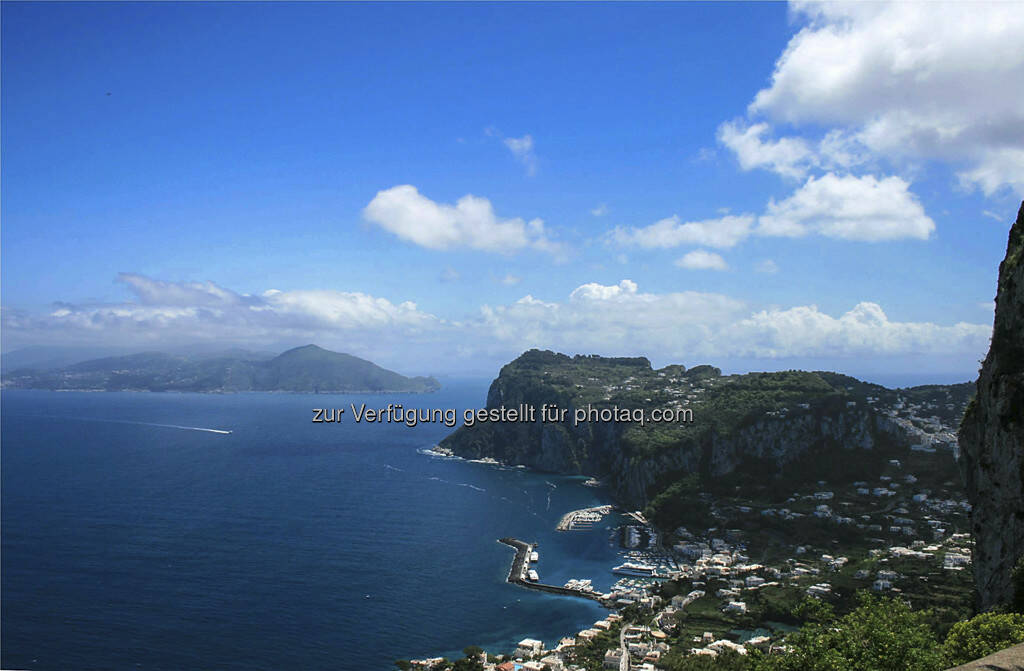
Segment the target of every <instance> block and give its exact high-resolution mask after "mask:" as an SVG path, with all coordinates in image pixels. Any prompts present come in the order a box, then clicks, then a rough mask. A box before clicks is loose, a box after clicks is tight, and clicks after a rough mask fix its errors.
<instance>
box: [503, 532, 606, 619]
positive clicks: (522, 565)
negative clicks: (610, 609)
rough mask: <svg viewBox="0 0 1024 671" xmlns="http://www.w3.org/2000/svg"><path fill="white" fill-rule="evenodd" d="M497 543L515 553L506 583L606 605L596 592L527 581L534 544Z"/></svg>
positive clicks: (514, 539)
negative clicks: (511, 549)
mask: <svg viewBox="0 0 1024 671" xmlns="http://www.w3.org/2000/svg"><path fill="white" fill-rule="evenodd" d="M498 542H499V543H502V544H504V545H507V546H509V547H511V548H513V549H514V550H515V551H516V555H515V557H514V558H513V559H512V567H511V568H510V569H509V572H508V582H510V583H512V584H513V585H519V586H520V587H525V588H527V589H535V590H537V591H539V592H548V593H550V594H561V595H563V596H575V597H581V598H584V599H590V600H591V601H597V602H598V603H600V604H601V605H603V606H607V605H608V604H607V603H606V601H605V597H604V595H603V594H600V593H598V592H587V591H584V590H580V589H570V588H568V587H559V586H557V585H545V584H544V583H542V582H539V581H538V582H533V581H530V580H528V579H527V578H526V577H525V576H526V572H527V571H528V570H529V568H528V567H529V564H530V562H529V560H530V553H532V552H533V549H534V548H535V547H536V543H534V544H530V543H525V542H523V541H521V540H519V539H517V538H499V539H498Z"/></svg>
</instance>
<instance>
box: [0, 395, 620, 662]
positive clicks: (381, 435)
mask: <svg viewBox="0 0 1024 671" xmlns="http://www.w3.org/2000/svg"><path fill="white" fill-rule="evenodd" d="M486 391H487V381H486V380H447V381H446V383H445V386H444V388H443V389H442V390H441V391H439V392H437V393H433V394H423V395H417V394H344V395H323V394H321V395H312V394H309V395H306V394H271V393H241V394H178V393H173V394H172V393H85V392H64V393H62V392H46V391H20V390H5V391H3V392H2V394H0V485H2V488H0V548H2V551H0V667H2V668H5V669H35V670H47V669H81V670H85V669H175V670H180V669H247V670H253V669H300V668H301V669H382V670H386V669H393V668H395V667H394V660H396V659H408V658H410V657H413V658H420V657H428V656H442V655H443V656H448V657H450V658H455V657H461V656H462V653H461V650H462V649H463V648H464V647H465V646H468V645H480V646H482V647H484V648H485V649H487V650H488V651H491V652H495V653H502V652H511V650H512V649H513V648H514V647H515V644H516V643H517V642H518V641H519V640H521V639H523V638H527V637H530V638H538V639H541V640H543V641H545V643H547V644H548V645H549V646H552V645H554V644H555V643H557V641H558V639H559V638H560V637H561V636H564V635H570V634H573V633H575V632H577V631H579V630H580V629H582V628H585V627H586V626H588V625H589V624H591V623H593V622H594V621H595V620H598V619H600V618H601V617H603V615H605V614H606V613H607V611H606V610H605V609H604V608H602V607H601V606H600V605H599V604H597V603H595V602H592V601H589V600H586V599H580V598H574V597H566V596H558V595H549V594H544V593H540V592H536V591H532V590H527V589H524V588H522V587H518V586H515V585H511V584H509V583H507V582H506V577H507V575H508V571H509V568H510V565H511V561H512V558H513V550H512V549H511V548H509V547H507V546H505V545H501V544H499V543H498V542H497V539H498V538H500V537H504V536H514V537H517V538H520V539H522V540H526V541H530V542H538V543H539V548H538V551H539V553H540V560H539V562H538V563H537V564H536V568H537V570H538V572H539V573H540V577H541V580H542V581H543V582H547V583H552V584H558V585H561V584H563V583H564V582H565V581H567V580H569V579H570V578H589V579H591V580H593V583H594V586H595V587H596V588H597V589H599V590H607V589H608V588H609V587H610V586H611V584H612V583H613V582H615V580H616V579H617V578H616V576H614V575H613V574H612V573H611V568H612V567H613V566H614V565H616V564H617V563H620V562H621V561H622V560H623V558H622V555H623V550H621V549H620V548H619V547H618V544H617V542H615V540H614V539H613V538H612V536H613V533H614V532H613V530H614V528H615V527H617V526H618V525H619V524H621V523H622V519H621V518H620V517H619V516H618V514H612V515H610V516H608V517H606V518H605V519H604V520H603V521H602V522H601V523H599V524H598V525H596V526H595V527H594V528H593V529H590V530H587V531H573V532H558V531H556V530H555V526H556V524H557V522H558V520H559V518H560V517H561V516H562V515H563V514H564V513H566V512H568V511H570V510H574V509H579V508H584V507H589V506H595V505H601V504H605V503H611V502H612V499H611V497H610V495H609V494H608V492H607V491H605V490H602V489H600V488H594V487H588V486H585V485H584V484H583V482H584V481H585V479H586V478H585V477H579V476H560V475H554V474H545V473H535V472H529V471H526V470H524V469H522V468H509V467H503V466H498V465H491V464H482V463H474V462H469V461H464V460H460V459H454V458H445V457H441V456H437V455H435V454H432V453H431V452H430V448H432V447H433V446H435V445H436V444H437V443H438V442H439V441H440V440H441V439H443V438H444V437H445V436H446V435H448V434H449V433H451V432H452V431H454V429H453V428H451V427H448V426H445V425H443V424H441V423H426V424H420V425H418V426H416V427H409V426H407V425H405V424H388V423H383V422H382V423H372V424H368V423H356V422H355V421H354V420H353V418H352V416H351V410H346V413H345V414H344V415H343V421H341V422H340V423H313V422H312V421H311V420H312V417H313V409H314V408H349V404H355V405H356V406H357V407H358V406H360V405H361V404H364V403H365V404H366V407H368V408H381V407H386V406H387V404H388V403H393V404H397V403H401V404H403V406H404V407H406V408H409V407H415V408H428V409H433V408H438V409H448V408H455V409H456V410H457V411H458V413H459V416H460V417H461V415H462V412H463V411H464V410H465V409H472V408H478V407H481V406H482V405H483V404H484V400H485V397H486ZM227 432H230V433H227Z"/></svg>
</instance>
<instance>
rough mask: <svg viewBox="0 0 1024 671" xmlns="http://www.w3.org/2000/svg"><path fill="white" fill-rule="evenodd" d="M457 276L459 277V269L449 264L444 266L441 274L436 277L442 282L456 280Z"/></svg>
mask: <svg viewBox="0 0 1024 671" xmlns="http://www.w3.org/2000/svg"><path fill="white" fill-rule="evenodd" d="M459 277H461V275H460V274H459V271H457V270H455V269H454V268H452V267H451V266H445V268H444V270H442V271H441V275H440V277H439V278H438V279H440V280H441V281H442V282H445V283H448V282H457V281H458V279H459Z"/></svg>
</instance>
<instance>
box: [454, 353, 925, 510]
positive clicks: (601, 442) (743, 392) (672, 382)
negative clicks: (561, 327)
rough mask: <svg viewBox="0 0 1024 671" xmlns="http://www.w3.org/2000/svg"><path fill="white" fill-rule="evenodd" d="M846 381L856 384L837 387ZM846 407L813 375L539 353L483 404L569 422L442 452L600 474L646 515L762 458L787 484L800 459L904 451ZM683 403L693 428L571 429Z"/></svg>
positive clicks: (878, 416)
mask: <svg viewBox="0 0 1024 671" xmlns="http://www.w3.org/2000/svg"><path fill="white" fill-rule="evenodd" d="M840 377H841V376H840ZM847 381H852V378H842V380H841V382H847ZM853 382H856V381H853ZM879 389H881V388H879ZM617 394H618V396H617ZM851 398H853V397H852V396H850V395H849V394H848V392H847V389H846V387H845V386H841V385H840V386H833V385H832V384H830V383H828V382H826V381H825V380H824V379H823V378H822V376H821V375H819V374H816V373H805V372H799V371H789V372H786V373H764V374H750V375H746V376H724V377H723V376H721V373H720V371H718V370H717V369H715V368H712V367H710V366H706V367H705V366H701V367H697V368H694V369H691V370H690V371H686V369H685V368H683V367H681V366H672V367H668V368H666V369H663V370H662V371H654V370H652V369H651V367H650V363H649V362H647V360H646V359H605V358H601V357H576V358H569V357H565V356H564V355H556V354H553V353H550V352H547V353H545V352H536V351H533V352H528V353H526V354H524V355H523V356H522V357H520V358H519V359H517V360H516V361H515V362H513V363H511V364H509V365H508V366H506V367H505V368H503V369H502V371H501V374H500V375H499V376H498V378H497V379H496V380H495V381H494V382H493V383H492V384H491V388H490V391H489V393H488V397H487V406H488V407H489V408H499V407H501V406H504V407H507V408H509V407H511V408H515V407H518V406H519V405H520V404H525V405H529V406H533V407H534V408H537V409H538V413H539V409H540V408H541V407H542V406H544V405H547V406H548V407H551V406H552V405H555V406H558V407H560V408H564V409H566V410H567V412H566V419H565V421H562V422H542V421H540V418H539V417H538V420H537V421H535V422H532V423H506V424H478V425H476V426H473V427H463V428H461V429H459V430H458V431H456V432H455V433H454V434H452V435H451V436H449V437H448V438H446V439H445V440H444V441H443V442H442V443H441V447H442V448H443V449H446V450H449V451H451V452H452V453H454V454H456V455H459V456H462V457H467V458H472V459H477V458H482V457H490V458H494V459H497V460H499V461H501V462H503V463H507V464H518V465H524V466H527V467H530V468H534V469H538V470H544V471H551V472H559V473H575V474H586V475H595V476H598V477H601V478H602V479H605V480H606V481H607V483H608V484H609V486H610V487H611V488H612V490H613V492H614V494H615V495H616V496H617V497H618V498H619V500H621V501H622V502H623V503H625V504H627V505H630V506H634V507H637V508H640V507H643V506H644V505H645V504H647V503H648V502H650V500H651V499H652V498H654V496H656V495H657V493H658V492H659V491H660V489H662V488H664V487H665V486H666V485H667V484H669V483H671V482H672V481H675V480H678V479H679V478H681V477H683V476H685V475H687V474H699V475H701V476H703V477H704V478H715V477H716V476H723V475H727V474H730V473H732V472H733V471H735V470H736V469H737V468H739V467H740V466H741V464H744V462H749V461H750V460H756V461H757V463H758V464H759V465H760V466H759V467H761V468H764V469H766V470H767V471H770V472H771V474H775V475H781V474H783V473H784V472H786V469H787V467H794V464H797V463H798V462H800V461H801V460H806V461H811V462H813V461H814V459H815V458H816V457H820V461H821V462H823V463H825V462H832V461H834V459H832V456H834V455H835V452H834V450H843V451H846V452H851V453H852V452H853V451H856V450H864V451H876V452H877V450H876V448H878V447H879V446H886V447H892V446H895V445H904V444H906V435H905V432H904V431H903V430H902V429H901V428H900V427H899V426H898V425H897V424H896V423H895V422H894V421H893V420H892V419H890V418H889V417H887V416H885V415H884V414H882V413H880V412H877V411H876V410H875V409H874V408H873V407H872V406H871V405H869V404H867V403H866V402H864V398H863V396H862V397H859V398H860V400H850V399H851ZM595 399H596V400H595ZM681 399H686V402H687V406H686V407H691V408H693V411H694V421H693V422H692V423H690V424H685V425H674V426H668V427H664V426H651V425H648V426H646V427H645V429H644V430H639V429H638V428H637V427H636V426H635V425H631V424H628V423H616V422H602V421H584V422H582V423H580V424H579V425H575V423H574V421H573V417H574V413H575V410H576V408H582V407H586V405H587V404H589V403H591V402H593V403H595V404H596V405H603V406H605V407H606V406H610V405H616V406H619V407H637V406H641V407H645V408H647V409H650V408H651V407H655V406H659V405H662V406H663V407H680V406H673V405H672V404H673V403H679V404H682V400H681ZM830 455H831V456H830ZM876 456H879V457H880V455H876ZM805 470H814V471H815V473H816V475H815V476H814V478H813V479H814V480H817V479H821V478H823V477H824V476H823V475H818V474H817V473H821V472H822V471H821V470H820V469H818V468H815V467H812V468H811V469H807V468H806V467H805ZM764 475H765V477H769V476H770V474H769V473H765V474H764Z"/></svg>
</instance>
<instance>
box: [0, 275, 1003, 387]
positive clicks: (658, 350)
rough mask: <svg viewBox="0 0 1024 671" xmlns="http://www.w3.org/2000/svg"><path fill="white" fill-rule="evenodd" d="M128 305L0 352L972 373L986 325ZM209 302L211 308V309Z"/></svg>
mask: <svg viewBox="0 0 1024 671" xmlns="http://www.w3.org/2000/svg"><path fill="white" fill-rule="evenodd" d="M122 281H123V282H124V283H125V284H126V285H127V286H128V287H129V289H130V290H131V292H132V297H131V300H127V301H125V302H122V303H118V304H104V305H74V304H69V303H62V304H57V305H55V306H54V307H53V309H51V310H50V311H49V312H48V313H46V314H30V313H26V312H24V311H16V310H10V309H6V308H5V309H3V310H2V311H0V316H2V320H3V329H4V337H5V342H7V343H8V345H11V344H20V345H24V344H30V343H31V344H67V343H69V342H73V343H75V344H77V345H83V344H96V343H103V344H105V345H132V346H136V347H138V346H145V347H149V348H161V347H166V346H170V345H175V344H187V343H195V342H216V343H221V344H224V345H225V346H228V345H230V344H243V345H257V344H258V345H263V346H267V345H268V344H269V345H273V344H277V343H285V342H288V343H292V344H299V343H307V342H316V343H319V344H322V345H324V346H327V347H331V348H333V349H339V350H341V351H347V352H351V353H354V354H357V355H359V356H368V357H370V358H374V359H377V360H379V361H381V362H385V363H390V364H391V365H397V364H399V363H401V364H402V365H404V366H406V367H409V366H415V365H418V363H417V362H422V361H423V360H426V359H429V360H430V361H432V362H436V365H437V366H438V367H441V368H457V367H459V366H465V365H466V362H467V361H470V360H472V361H473V362H474V364H475V365H484V366H488V367H490V366H497V365H499V364H501V363H503V362H504V361H507V360H509V359H510V358H512V357H514V356H516V355H517V354H519V353H520V352H522V351H523V350H525V349H528V348H531V347H540V348H546V349H556V350H561V351H566V352H579V353H591V352H596V353H601V354H606V355H636V354H644V355H647V356H650V357H653V358H657V359H660V360H662V361H678V362H684V363H685V362H691V363H692V362H696V361H699V362H713V363H714V362H722V361H724V360H727V359H729V358H735V357H755V358H758V359H764V360H768V359H776V358H792V357H804V358H820V359H828V360H830V361H835V358H836V357H859V358H861V359H867V358H872V357H875V358H877V357H893V356H895V357H902V356H910V355H922V354H923V355H939V356H943V357H947V358H949V357H952V358H955V359H956V360H958V361H961V362H964V365H966V366H973V365H974V364H975V363H976V361H977V359H978V358H979V357H980V356H982V355H983V354H984V352H985V350H986V348H987V347H988V339H989V335H990V334H991V325H990V324H987V325H983V324H970V323H958V324H954V325H939V324H934V323H928V322H901V321H896V320H892V319H890V318H889V317H888V316H887V315H886V314H885V312H884V311H883V310H882V308H881V307H880V306H879V305H877V304H875V303H873V302H867V301H865V302H861V303H859V304H857V305H855V306H854V307H853V308H852V309H850V310H849V311H847V312H845V313H842V314H839V315H837V316H834V315H830V314H827V313H824V312H822V311H820V310H819V309H818V308H817V307H816V306H814V305H809V306H808V305H798V306H793V307H788V308H774V309H760V308H756V307H751V306H749V305H748V304H747V303H745V302H744V301H741V300H738V299H735V298H732V297H730V296H727V295H723V294H720V293H709V292H697V291H676V292H666V293H651V292H645V291H642V290H641V288H640V286H639V285H638V284H637V283H636V282H634V281H632V280H629V279H623V280H621V281H620V282H618V283H616V284H602V283H599V282H590V283H586V284H582V285H580V286H578V287H576V288H575V289H574V290H572V291H571V292H569V293H568V295H565V296H563V297H562V298H559V297H535V296H534V295H531V294H527V295H525V296H523V297H522V298H520V299H519V300H517V301H514V302H512V303H509V304H504V305H483V306H481V307H479V308H476V309H468V311H467V313H465V314H463V315H458V316H457V317H458V319H457V320H456V319H445V318H441V317H438V316H435V315H433V314H430V313H428V312H425V311H423V310H421V309H420V308H419V307H418V306H417V305H416V304H415V303H414V302H411V301H400V300H399V301H392V300H390V299H387V298H383V297H380V296H372V295H369V294H365V293H362V292H351V291H338V290H325V289H320V290H290V291H279V290H273V289H271V290H267V291H264V292H262V293H260V294H257V295H251V294H243V293H238V292H235V291H232V290H230V289H227V288H224V287H221V286H219V285H217V284H215V283H212V282H168V281H163V280H156V279H152V278H148V277H145V276H142V275H124V276H122ZM211 297H212V298H211Z"/></svg>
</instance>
